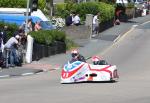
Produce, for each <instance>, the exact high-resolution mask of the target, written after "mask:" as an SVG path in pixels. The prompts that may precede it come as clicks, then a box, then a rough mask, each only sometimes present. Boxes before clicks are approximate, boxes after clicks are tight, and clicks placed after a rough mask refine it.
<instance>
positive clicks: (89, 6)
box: [55, 2, 115, 22]
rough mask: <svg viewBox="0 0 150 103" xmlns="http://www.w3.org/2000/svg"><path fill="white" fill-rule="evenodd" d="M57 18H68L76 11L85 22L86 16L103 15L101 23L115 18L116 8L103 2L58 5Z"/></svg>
mask: <svg viewBox="0 0 150 103" xmlns="http://www.w3.org/2000/svg"><path fill="white" fill-rule="evenodd" d="M55 10H56V11H55V12H56V16H61V17H63V18H64V17H66V16H67V15H69V13H70V12H72V11H74V12H77V13H79V14H80V17H81V20H83V21H84V20H85V18H86V14H96V13H97V12H100V13H101V16H100V17H101V22H104V21H108V20H110V19H112V18H113V17H114V14H115V8H114V6H113V5H110V4H106V3H103V2H86V3H80V4H73V3H65V4H59V5H56V9H55Z"/></svg>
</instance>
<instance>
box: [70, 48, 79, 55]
mask: <svg viewBox="0 0 150 103" xmlns="http://www.w3.org/2000/svg"><path fill="white" fill-rule="evenodd" d="M78 54H79V52H78V50H76V49H74V50H72V51H71V56H72V57H75V56H77V55H78Z"/></svg>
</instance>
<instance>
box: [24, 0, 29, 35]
mask: <svg viewBox="0 0 150 103" xmlns="http://www.w3.org/2000/svg"><path fill="white" fill-rule="evenodd" d="M29 3H30V0H27V9H26V22H25V35H27V33H28V31H27V27H28V26H27V25H28V17H29Z"/></svg>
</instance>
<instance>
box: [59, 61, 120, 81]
mask: <svg viewBox="0 0 150 103" xmlns="http://www.w3.org/2000/svg"><path fill="white" fill-rule="evenodd" d="M116 78H118V73H117V68H116V66H115V65H114V66H111V65H92V64H88V63H85V62H81V61H76V62H73V63H69V62H68V64H65V65H64V67H63V69H62V73H61V83H75V82H84V81H112V80H115V79H116Z"/></svg>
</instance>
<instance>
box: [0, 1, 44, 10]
mask: <svg viewBox="0 0 150 103" xmlns="http://www.w3.org/2000/svg"><path fill="white" fill-rule="evenodd" d="M0 7H7V8H26V7H27V0H0ZM38 7H39V9H41V10H42V11H44V9H45V7H46V0H38Z"/></svg>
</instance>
